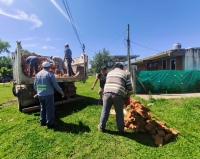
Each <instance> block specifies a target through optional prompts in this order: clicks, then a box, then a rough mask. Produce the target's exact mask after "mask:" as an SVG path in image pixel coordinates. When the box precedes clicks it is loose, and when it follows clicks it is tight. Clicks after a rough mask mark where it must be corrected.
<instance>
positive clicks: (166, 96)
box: [136, 93, 200, 99]
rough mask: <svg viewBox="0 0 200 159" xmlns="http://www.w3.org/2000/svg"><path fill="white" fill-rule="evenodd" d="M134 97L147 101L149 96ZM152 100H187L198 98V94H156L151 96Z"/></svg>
mask: <svg viewBox="0 0 200 159" xmlns="http://www.w3.org/2000/svg"><path fill="white" fill-rule="evenodd" d="M136 96H139V97H140V98H143V99H149V95H146V94H136ZM151 96H152V97H153V98H155V99H158V98H165V99H169V98H188V97H200V93H183V94H156V95H154V94H153V95H151Z"/></svg>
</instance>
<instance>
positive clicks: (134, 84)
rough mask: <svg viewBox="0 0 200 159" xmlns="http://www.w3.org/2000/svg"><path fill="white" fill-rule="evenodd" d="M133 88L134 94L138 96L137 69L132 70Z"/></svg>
mask: <svg viewBox="0 0 200 159" xmlns="http://www.w3.org/2000/svg"><path fill="white" fill-rule="evenodd" d="M132 86H133V93H134V94H136V69H135V67H134V68H133V70H132Z"/></svg>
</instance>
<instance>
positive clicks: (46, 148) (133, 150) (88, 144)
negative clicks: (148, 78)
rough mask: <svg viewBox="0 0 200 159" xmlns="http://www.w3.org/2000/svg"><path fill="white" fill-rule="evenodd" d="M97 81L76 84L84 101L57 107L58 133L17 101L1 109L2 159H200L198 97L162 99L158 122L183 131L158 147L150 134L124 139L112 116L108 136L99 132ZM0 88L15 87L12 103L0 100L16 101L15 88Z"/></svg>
mask: <svg viewBox="0 0 200 159" xmlns="http://www.w3.org/2000/svg"><path fill="white" fill-rule="evenodd" d="M94 79H95V78H94V77H89V79H88V80H87V82H86V83H81V82H78V83H76V87H77V92H78V94H79V95H84V96H86V98H85V99H84V100H81V101H77V102H72V103H67V104H64V105H62V106H57V107H56V114H55V115H56V120H57V121H58V122H59V125H58V127H57V128H56V129H55V130H50V129H46V127H41V126H39V112H31V113H20V112H19V111H18V110H17V104H16V103H14V104H12V105H10V106H6V107H2V108H0V158H8V159H10V158H12V159H13V158H20V159H21V158H22V159H23V158H28V159H31V158H33V159H35V158H48V159H54V158H59V159H62V158H63V159H65V158H89V159H91V158H95V159H96V158H97V159H98V158H99V159H102V158H106V159H107V158H115V159H121V158H125V159H126V158H130V159H133V158H141V159H143V158H144V159H152V158H166V159H171V158H177V159H188V158H193V159H194V158H196V159H197V158H200V133H199V132H200V124H199V117H200V104H199V103H200V99H199V98H187V99H169V100H166V99H159V100H157V101H156V102H155V103H154V105H153V106H151V107H150V109H151V112H152V114H153V115H154V116H155V118H156V119H158V120H161V121H164V122H166V124H167V126H168V127H172V128H174V129H177V130H179V131H180V134H179V135H178V137H177V138H176V139H173V140H171V141H170V142H168V143H165V144H164V145H163V147H157V146H156V145H155V144H154V140H153V139H152V138H151V137H150V136H149V135H147V134H143V133H138V134H136V133H132V132H126V134H125V136H119V135H118V133H117V128H116V122H115V116H112V115H111V116H110V117H109V121H108V122H107V127H106V128H107V129H108V132H107V133H101V132H98V130H97V125H98V123H99V118H100V113H101V109H102V107H101V106H98V105H96V104H97V98H98V94H97V90H98V85H97V86H96V87H95V89H94V90H93V91H92V90H90V88H91V86H92V84H93V82H94ZM0 88H1V90H3V91H4V89H5V91H6V92H7V91H8V90H9V89H10V93H8V96H6V97H5V98H7V99H4V98H2V97H0V98H1V99H3V100H4V102H6V101H8V99H11V98H13V96H12V92H11V87H10V88H9V89H8V88H7V87H0ZM0 93H1V92H0ZM1 95H2V94H1ZM136 98H138V97H136ZM140 100H141V101H142V102H143V103H145V104H147V103H148V102H149V101H147V100H146V101H145V100H142V99H140Z"/></svg>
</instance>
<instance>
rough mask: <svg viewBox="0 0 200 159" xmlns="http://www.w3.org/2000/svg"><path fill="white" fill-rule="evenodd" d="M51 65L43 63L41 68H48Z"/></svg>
mask: <svg viewBox="0 0 200 159" xmlns="http://www.w3.org/2000/svg"><path fill="white" fill-rule="evenodd" d="M50 66H51V64H50V63H49V62H43V63H42V67H50Z"/></svg>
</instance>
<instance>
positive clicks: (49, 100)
mask: <svg viewBox="0 0 200 159" xmlns="http://www.w3.org/2000/svg"><path fill="white" fill-rule="evenodd" d="M38 98H39V101H40V124H47V125H53V124H54V112H55V107H54V95H48V96H38Z"/></svg>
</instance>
